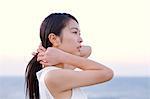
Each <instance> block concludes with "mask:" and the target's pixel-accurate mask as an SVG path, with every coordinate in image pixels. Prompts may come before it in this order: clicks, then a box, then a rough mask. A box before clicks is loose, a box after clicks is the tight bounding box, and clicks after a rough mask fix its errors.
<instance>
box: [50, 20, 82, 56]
mask: <svg viewBox="0 0 150 99" xmlns="http://www.w3.org/2000/svg"><path fill="white" fill-rule="evenodd" d="M49 41H50V42H51V43H52V44H53V46H52V47H55V48H58V49H61V50H63V51H65V52H68V53H71V54H74V55H78V56H79V55H80V48H81V43H82V42H83V40H82V38H81V37H80V28H79V24H78V23H77V22H76V21H75V20H73V19H70V20H69V21H68V22H67V24H66V26H65V27H64V28H63V29H62V31H61V35H60V36H56V35H55V34H53V33H50V34H49Z"/></svg>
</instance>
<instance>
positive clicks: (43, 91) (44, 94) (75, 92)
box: [36, 66, 88, 99]
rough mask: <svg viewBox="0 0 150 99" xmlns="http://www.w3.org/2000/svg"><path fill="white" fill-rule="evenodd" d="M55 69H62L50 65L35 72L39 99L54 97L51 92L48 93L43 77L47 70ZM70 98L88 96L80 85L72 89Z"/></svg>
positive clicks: (82, 98)
mask: <svg viewBox="0 0 150 99" xmlns="http://www.w3.org/2000/svg"><path fill="white" fill-rule="evenodd" d="M55 69H62V68H59V67H55V66H50V67H45V68H43V69H42V70H40V71H38V72H37V73H36V76H37V79H38V82H39V94H40V99H54V97H53V96H52V94H51V93H50V91H49V90H48V88H47V86H46V84H45V81H44V77H45V75H46V74H47V73H48V72H49V71H51V70H55ZM71 99H88V98H87V96H86V94H85V93H84V91H83V90H81V89H80V87H78V88H73V89H72V96H71Z"/></svg>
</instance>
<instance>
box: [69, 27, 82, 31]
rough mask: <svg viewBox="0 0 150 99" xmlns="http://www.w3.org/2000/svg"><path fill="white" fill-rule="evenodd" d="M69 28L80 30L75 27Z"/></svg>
mask: <svg viewBox="0 0 150 99" xmlns="http://www.w3.org/2000/svg"><path fill="white" fill-rule="evenodd" d="M70 29H71V30H72V29H76V30H78V31H79V32H80V30H79V29H78V28H76V27H72V28H70Z"/></svg>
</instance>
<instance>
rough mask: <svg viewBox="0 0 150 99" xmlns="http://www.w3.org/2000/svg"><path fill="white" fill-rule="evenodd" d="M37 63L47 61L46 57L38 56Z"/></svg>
mask: <svg viewBox="0 0 150 99" xmlns="http://www.w3.org/2000/svg"><path fill="white" fill-rule="evenodd" d="M37 61H45V57H44V56H38V57H37Z"/></svg>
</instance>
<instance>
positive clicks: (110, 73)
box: [105, 69, 114, 81]
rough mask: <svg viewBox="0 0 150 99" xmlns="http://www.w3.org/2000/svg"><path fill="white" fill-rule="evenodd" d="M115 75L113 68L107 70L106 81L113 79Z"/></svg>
mask: <svg viewBox="0 0 150 99" xmlns="http://www.w3.org/2000/svg"><path fill="white" fill-rule="evenodd" d="M113 76H114V72H113V70H111V69H108V70H106V75H105V78H106V81H109V80H111V79H112V78H113Z"/></svg>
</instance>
